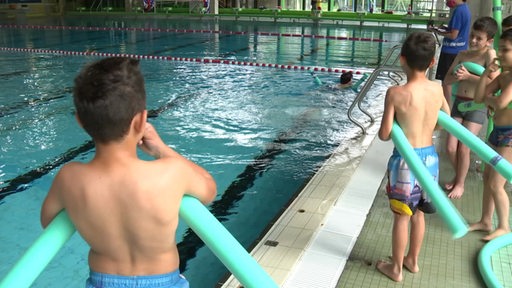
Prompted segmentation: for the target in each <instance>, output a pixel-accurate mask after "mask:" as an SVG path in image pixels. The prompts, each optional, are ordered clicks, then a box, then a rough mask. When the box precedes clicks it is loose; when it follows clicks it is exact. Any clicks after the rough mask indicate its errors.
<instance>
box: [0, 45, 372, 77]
mask: <svg viewBox="0 0 512 288" xmlns="http://www.w3.org/2000/svg"><path fill="white" fill-rule="evenodd" d="M0 51H9V52H24V53H37V54H53V55H66V56H99V57H129V58H135V59H146V60H164V61H181V62H196V63H212V64H228V65H239V66H254V67H269V68H278V69H289V70H302V71H315V72H332V73H344V72H348V71H352V73H354V74H364V73H367V72H371V71H372V70H370V69H368V70H350V69H341V68H329V67H317V66H299V65H287V64H272V63H258V62H247V61H237V60H227V59H212V58H186V57H173V56H155V55H136V54H123V53H108V52H95V51H85V52H83V51H65V50H50V49H36V48H12V47H0Z"/></svg>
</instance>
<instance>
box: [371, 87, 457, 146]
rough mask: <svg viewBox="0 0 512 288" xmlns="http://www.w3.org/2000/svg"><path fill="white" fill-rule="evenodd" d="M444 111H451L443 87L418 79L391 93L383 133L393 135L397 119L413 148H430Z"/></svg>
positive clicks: (389, 92)
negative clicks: (441, 112) (393, 125)
mask: <svg viewBox="0 0 512 288" xmlns="http://www.w3.org/2000/svg"><path fill="white" fill-rule="evenodd" d="M441 109H443V110H444V111H445V112H446V111H447V109H448V104H447V103H446V100H445V98H444V95H443V89H442V87H441V85H440V84H437V83H435V82H433V81H430V80H428V79H427V78H426V77H424V78H422V77H419V78H418V79H414V80H410V81H408V82H407V83H406V84H405V85H403V86H395V87H391V88H389V89H388V91H387V93H386V103H385V110H384V116H383V122H386V123H382V126H381V127H383V128H381V129H384V130H385V131H388V130H389V133H391V125H392V123H393V120H394V119H395V118H396V121H397V122H398V124H399V125H400V127H401V128H402V130H403V132H404V134H405V136H406V137H407V140H409V143H410V144H411V146H412V147H414V148H422V147H428V146H431V145H432V144H433V142H432V136H433V132H434V130H435V128H436V123H437V116H438V113H439V110H441ZM393 116H394V117H395V118H393ZM384 127H387V128H384ZM385 131H384V132H385ZM385 138H387V137H381V139H385Z"/></svg>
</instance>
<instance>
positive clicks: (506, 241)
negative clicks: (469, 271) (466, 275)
mask: <svg viewBox="0 0 512 288" xmlns="http://www.w3.org/2000/svg"><path fill="white" fill-rule="evenodd" d="M510 244H512V233H508V234H505V235H502V236H500V237H497V238H494V239H492V240H491V241H489V242H488V243H487V244H485V245H484V247H482V249H481V250H480V253H479V254H478V269H479V270H480V274H481V275H482V278H483V279H484V282H485V285H486V286H487V287H492V288H497V287H504V286H503V284H501V283H500V281H499V280H498V278H497V277H496V274H495V273H494V271H493V270H492V262H491V256H492V254H493V253H494V252H496V251H498V250H499V249H501V248H503V247H505V246H508V245H510ZM506 264H507V265H509V264H508V263H506Z"/></svg>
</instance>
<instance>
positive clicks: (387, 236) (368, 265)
mask: <svg viewBox="0 0 512 288" xmlns="http://www.w3.org/2000/svg"><path fill="white" fill-rule="evenodd" d="M374 132H375V131H374ZM439 135H440V137H439V138H437V139H436V142H438V143H436V144H437V145H438V150H439V151H440V156H441V167H440V172H441V173H440V175H441V176H440V177H441V179H440V180H441V182H442V183H444V182H446V181H448V180H449V179H450V178H451V177H452V176H453V172H452V169H451V167H450V165H449V164H448V160H447V158H446V156H445V155H444V152H443V151H442V146H443V145H440V143H441V144H442V143H444V132H443V133H440V134H439ZM374 137H375V134H373V135H372V134H371V133H370V135H369V136H368V138H367V139H366V140H364V141H363V142H365V143H366V144H365V145H366V147H370V149H369V152H367V154H366V155H364V157H362V158H357V159H350V161H347V158H346V156H345V158H343V156H342V155H343V154H344V153H345V154H346V152H347V151H339V153H336V154H335V155H333V158H332V159H331V161H330V162H329V164H328V165H327V167H329V168H328V169H327V168H326V167H324V169H322V171H320V172H319V174H318V175H317V176H316V177H315V178H314V179H313V180H312V182H311V183H310V184H309V185H308V186H307V187H306V188H305V190H304V193H303V194H304V195H301V197H299V198H297V200H296V201H295V202H294V203H293V204H292V206H291V209H290V210H288V212H287V213H285V214H284V215H283V217H281V219H280V221H278V223H279V224H278V225H276V226H275V227H274V228H272V229H271V230H270V232H269V234H268V235H267V237H265V239H267V240H272V241H275V242H274V244H276V246H269V245H266V244H265V241H262V243H260V245H258V247H256V249H255V250H254V251H253V255H254V257H255V258H256V260H257V261H258V262H259V263H260V264H261V265H262V266H263V267H264V269H265V270H266V271H267V272H268V273H269V274H270V275H271V276H272V277H273V278H274V280H275V281H276V283H277V284H278V285H279V286H280V287H290V288H302V287H308V288H313V287H325V288H327V287H337V288H339V287H348V288H352V287H485V284H484V282H483V280H482V279H481V276H480V272H479V270H478V267H477V256H478V253H479V251H480V249H481V248H482V246H483V245H484V243H483V242H481V241H480V238H481V237H482V236H483V235H484V234H483V233H481V232H470V233H468V234H467V235H466V236H464V237H462V238H461V239H455V240H454V239H453V237H452V235H451V233H450V230H449V229H448V226H447V225H446V224H445V223H444V222H443V221H442V219H441V217H440V216H439V215H438V214H433V215H426V234H425V239H424V242H423V246H422V252H421V255H420V263H419V264H420V272H419V273H416V274H412V273H409V272H407V271H406V270H404V279H403V281H402V282H401V283H396V282H393V281H391V280H389V279H388V278H387V277H385V276H384V275H382V274H381V273H379V272H378V271H377V270H376V269H375V262H376V261H377V260H379V259H386V258H388V257H389V256H390V255H391V229H392V220H393V217H392V214H391V211H390V210H389V207H388V201H387V197H386V195H385V193H384V188H383V185H384V184H385V183H384V181H383V175H384V174H383V168H382V165H383V164H382V163H385V162H386V161H387V158H388V157H389V153H390V151H387V150H389V146H384V148H375V147H374V146H380V145H388V144H389V143H382V142H381V141H380V140H378V139H375V140H374ZM372 141H373V143H371V145H370V142H372ZM379 142H380V143H379ZM386 147H387V148H386ZM391 147H392V146H391ZM374 149H384V151H386V152H380V151H379V150H378V152H377V153H375V152H373V154H372V153H371V150H374ZM366 158H368V159H366ZM336 159H344V160H343V161H337V160H336ZM365 159H366V160H365ZM476 159H477V157H476V156H473V160H472V167H471V168H470V173H469V174H468V177H467V179H466V191H465V193H464V195H463V197H462V198H461V199H459V200H453V201H452V203H453V204H454V206H455V207H456V208H457V209H458V210H459V211H460V213H461V215H462V216H463V218H464V219H466V221H467V222H474V221H476V220H478V219H479V217H480V211H481V199H482V177H481V173H479V172H477V169H476V168H477V167H476V166H477V165H475V161H476ZM367 161H369V162H370V163H372V162H373V163H375V165H374V166H373V167H362V166H365V165H367V164H364V163H365V162H367ZM383 161H384V162H383ZM356 167H358V168H357V169H355V168H356ZM360 169H363V170H370V172H371V173H374V174H373V175H375V176H373V177H374V178H375V177H377V178H375V179H370V178H369V177H372V176H369V175H366V176H364V175H363V176H361V175H360V173H359V172H358V170H360ZM366 172H368V171H366ZM379 175H380V176H379ZM361 177H362V179H363V182H361V179H356V178H361ZM365 179H366V181H365ZM371 181H374V182H375V181H377V185H376V187H375V188H373V194H374V195H375V193H376V196H375V198H374V200H372V199H373V196H367V197H372V199H370V200H369V201H370V202H369V203H370V204H369V206H371V208H370V207H369V208H370V209H369V213H368V214H367V215H366V214H365V213H363V214H364V215H357V214H362V213H355V212H357V211H358V210H357V209H351V208H350V207H349V206H350V205H349V206H346V205H345V208H343V209H336V207H337V206H343V205H344V204H343V203H344V202H343V201H345V200H347V199H348V198H347V197H353V196H348V195H350V190H351V189H353V188H351V185H352V184H351V183H353V182H355V183H357V185H359V187H364V188H363V189H356V190H360V191H363V190H365V189H367V190H368V189H370V190H372V188H371V187H372V184H371V183H370V182H371ZM509 190H510V189H509ZM367 192H368V191H367ZM370 192H372V191H370ZM370 194H372V193H370ZM345 204H346V203H345ZM351 205H352V204H351ZM347 210H348V212H351V213H352V214H350V213H349V214H350V215H349V219H347V216H346V215H348V214H345V216H342V214H340V213H343V212H347ZM350 210H351V211H350ZM359 216H361V217H363V218H362V219H363V220H362V222H361V224H360V225H358V224H357V223H358V221H361V220H358V219H359V218H358V217H359ZM340 223H345V224H343V225H341V224H340ZM363 223H364V225H363ZM361 225H363V226H362V227H361ZM333 226H338V228H340V227H341V228H340V229H342V230H343V229H345V230H347V229H348V228H351V230H350V231H348V230H347V231H341V232H332V231H333V228H332V227H333ZM354 231H357V234H356V235H352V234H353V232H354ZM359 232H360V234H359ZM352 236H353V237H352ZM319 239H320V240H319ZM267 244H268V242H267ZM347 251H348V253H349V254H347ZM344 254H345V255H344ZM511 255H512V246H509V247H508V248H506V249H501V250H500V251H499V253H496V254H495V255H494V256H493V257H492V263H493V270H494V271H495V272H496V275H497V277H498V279H499V280H500V282H501V283H503V285H504V287H512V265H511V262H512V257H511ZM346 256H348V257H346ZM340 274H341V276H340ZM333 277H335V279H334V280H333ZM224 287H240V286H239V283H238V282H237V281H236V280H235V279H231V280H230V281H228V282H227V284H226V285H225V286H224Z"/></svg>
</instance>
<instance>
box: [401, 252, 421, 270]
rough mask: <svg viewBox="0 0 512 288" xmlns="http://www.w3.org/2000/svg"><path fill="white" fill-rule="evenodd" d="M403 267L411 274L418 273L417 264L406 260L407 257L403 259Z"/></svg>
mask: <svg viewBox="0 0 512 288" xmlns="http://www.w3.org/2000/svg"><path fill="white" fill-rule="evenodd" d="M404 267H405V269H407V270H409V272H411V273H418V272H420V267H419V266H418V263H414V261H413V260H412V259H409V258H407V256H406V257H404Z"/></svg>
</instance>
